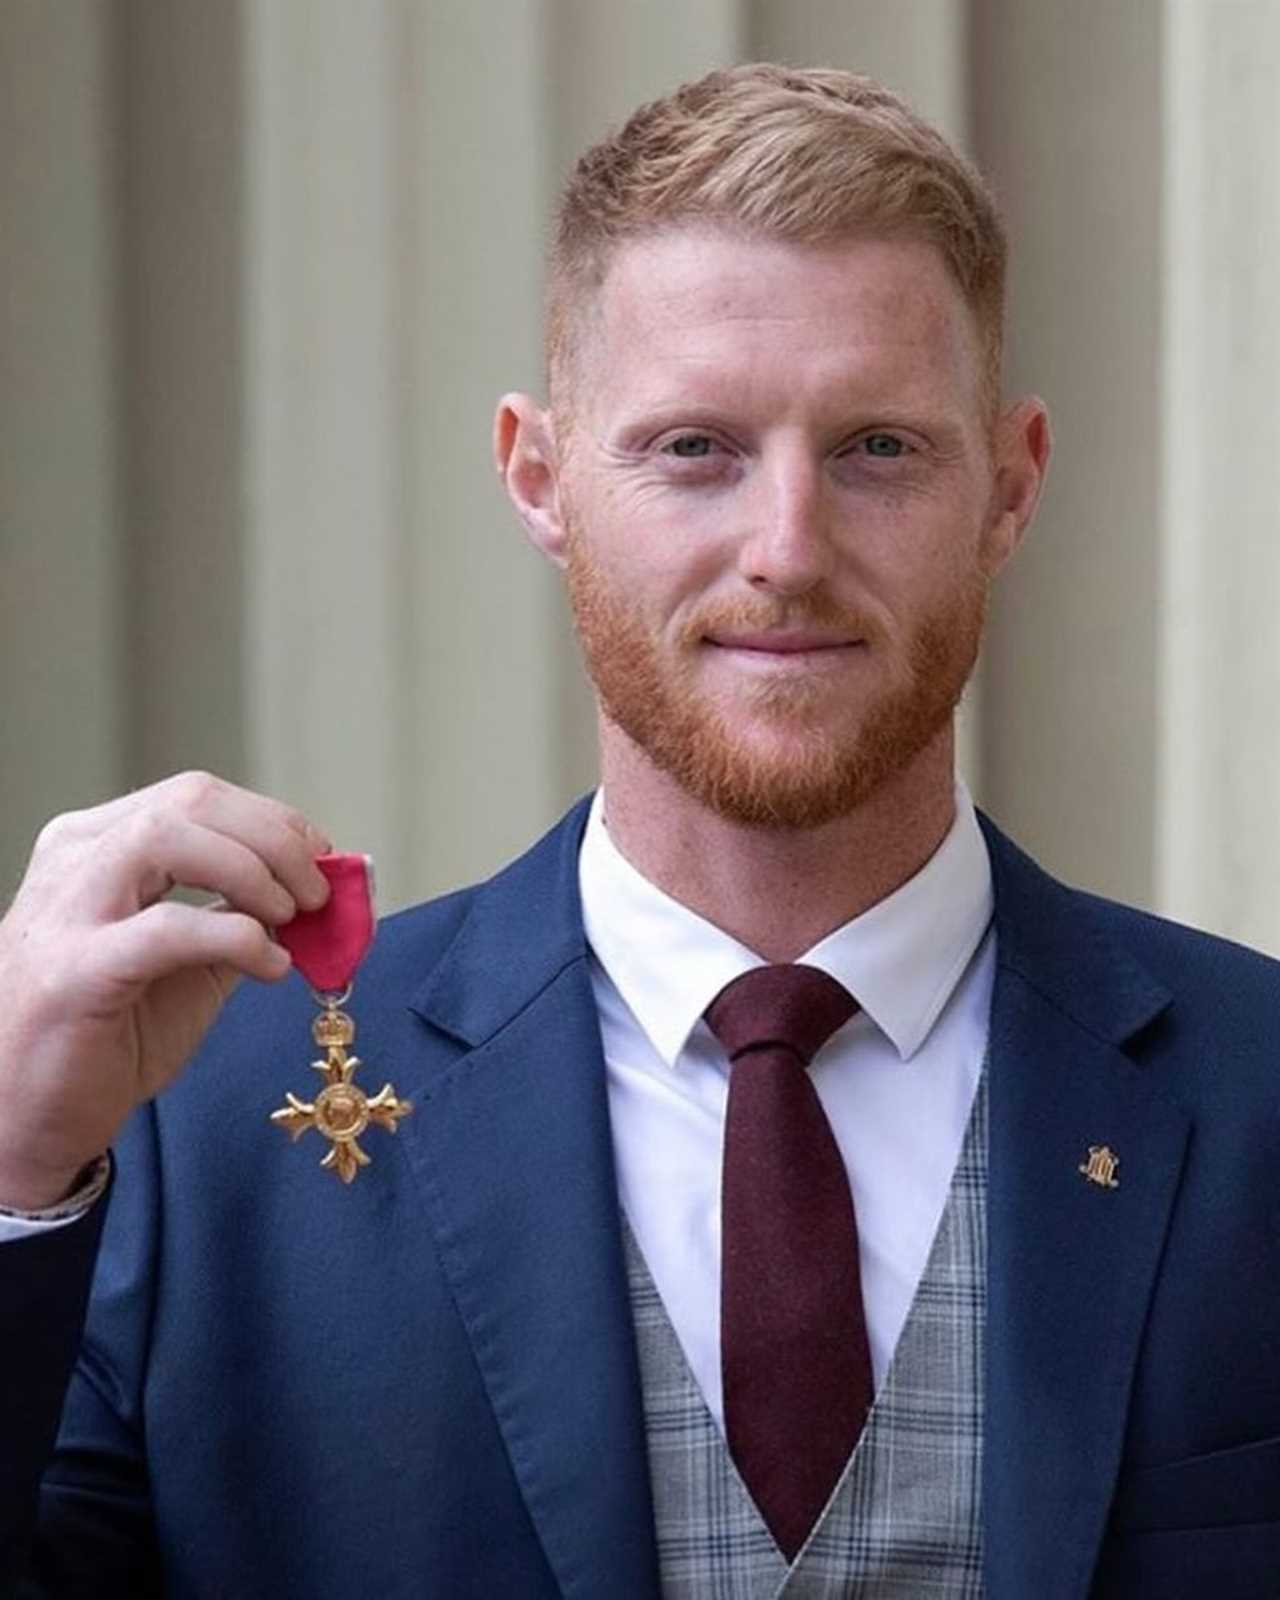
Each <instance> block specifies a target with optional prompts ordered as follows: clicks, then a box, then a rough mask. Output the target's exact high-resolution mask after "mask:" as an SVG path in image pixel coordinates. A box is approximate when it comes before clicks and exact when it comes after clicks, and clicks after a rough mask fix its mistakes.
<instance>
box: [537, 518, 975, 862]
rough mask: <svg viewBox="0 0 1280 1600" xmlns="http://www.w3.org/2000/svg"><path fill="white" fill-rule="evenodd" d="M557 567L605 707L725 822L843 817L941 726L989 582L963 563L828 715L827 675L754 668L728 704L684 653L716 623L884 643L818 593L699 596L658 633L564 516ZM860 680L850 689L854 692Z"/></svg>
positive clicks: (963, 672)
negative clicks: (941, 596)
mask: <svg viewBox="0 0 1280 1600" xmlns="http://www.w3.org/2000/svg"><path fill="white" fill-rule="evenodd" d="M568 531H569V540H568V546H567V564H566V573H567V579H568V588H569V599H570V604H571V606H572V609H573V616H574V622H575V624H576V627H577V631H578V636H579V639H580V640H581V643H582V649H583V654H584V656H585V658H586V664H587V670H588V672H589V674H590V676H591V680H592V682H593V684H594V685H595V689H596V694H597V696H598V698H599V701H600V706H601V709H602V711H603V713H604V715H605V717H606V718H607V719H608V720H609V721H610V722H612V723H614V724H616V725H617V727H618V728H620V729H621V730H622V732H623V733H624V734H626V735H627V737H628V738H629V739H630V740H631V741H632V742H633V743H634V744H635V745H637V746H638V747H639V748H640V749H641V750H642V751H643V752H644V753H645V755H646V756H647V757H648V758H649V760H650V761H652V762H653V764H654V765H655V766H656V767H658V768H659V769H660V770H661V771H663V772H665V773H667V774H668V775H669V776H670V777H672V778H673V779H674V780H675V781H676V782H677V783H678V784H680V786H681V787H682V788H683V789H685V790H686V791H687V793H689V794H690V795H692V796H693V798H694V799H696V800H698V801H700V802H701V803H702V804H703V805H705V806H707V807H709V808H710V809H711V810H712V811H714V812H716V813H717V814H718V815H719V816H722V817H724V818H725V819H727V820H728V821H730V822H734V823H738V824H741V825H744V826H747V827H756V828H768V829H774V830H782V829H800V828H817V827H820V826H822V825H823V824H825V823H828V822H833V821H835V820H836V819H837V818H839V817H843V816H847V815H849V814H850V813H851V812H853V811H854V810H856V809H857V808H858V807H859V806H860V805H862V804H863V803H864V802H865V801H866V800H867V799H868V798H869V797H870V796H871V795H872V794H874V793H875V791H876V790H877V789H878V788H880V787H881V785H882V784H884V783H885V782H886V781H887V780H888V779H890V778H892V777H894V776H895V775H896V774H897V773H899V772H901V771H902V770H903V769H904V768H905V767H906V766H907V765H908V763H910V762H911V761H912V760H913V759H914V758H915V757H916V756H917V755H919V754H920V752H921V751H922V750H924V749H925V748H926V746H928V745H929V744H930V743H931V742H932V741H933V740H934V739H935V738H936V737H937V736H938V734H940V733H941V732H942V730H943V729H944V728H945V727H946V726H947V725H948V724H949V722H950V720H951V718H952V716H953V715H954V712H955V708H956V706H957V705H958V703H959V701H960V697H961V695H962V694H963V692H964V687H965V684H966V683H967V682H968V680H969V677H970V675H971V673H972V671H973V667H974V663H975V661H976V659H977V654H978V646H979V644H980V642H981V637H982V627H983V622H984V620H985V616H986V605H987V593H988V588H989V582H988V579H987V577H986V576H985V574H983V573H981V572H979V571H977V570H976V569H975V570H972V571H971V572H970V573H969V574H968V575H967V578H966V579H965V580H964V581H962V582H961V583H960V584H959V585H957V587H956V588H955V589H954V590H953V591H952V593H951V594H950V595H949V596H948V597H947V599H946V601H945V602H943V603H941V604H939V605H938V606H937V607H936V608H935V609H934V610H933V611H931V612H929V613H928V614H926V615H924V616H921V617H920V618H919V619H918V621H917V622H916V624H915V626H914V628H913V629H912V632H911V634H910V637H909V638H908V639H907V640H906V642H905V648H902V647H899V650H898V654H899V656H900V663H901V665H900V671H899V674H898V677H897V681H895V682H892V683H890V684H889V685H883V686H881V687H879V688H878V689H877V690H876V691H875V698H874V699H871V700H868V701H867V702H866V703H864V704H863V705H862V706H861V707H855V706H853V705H852V704H850V705H849V706H848V711H849V715H847V716H845V717H840V716H838V715H833V714H832V705H831V700H832V696H833V694H834V693H835V691H834V690H833V688H832V685H831V684H830V683H829V682H827V681H826V679H825V675H822V674H815V675H813V676H811V677H801V676H799V675H795V676H792V675H788V676H786V677H777V678H765V677H761V678H759V679H753V680H752V681H750V682H743V683H742V684H741V685H739V686H738V689H737V691H736V693H735V696H734V700H735V703H734V704H733V705H727V704H717V701H716V699H715V698H714V697H713V696H712V695H710V694H709V693H707V692H706V691H705V690H704V689H702V688H701V687H700V686H699V685H698V684H697V682H696V676H695V673H694V670H693V665H692V663H693V660H694V657H695V655H696V653H697V652H698V651H699V650H701V649H706V648H713V647H710V646H706V645H705V644H704V643H703V642H702V641H703V640H704V639H705V638H706V636H707V635H708V634H709V633H712V632H715V631H717V630H726V629H728V630H741V631H746V630H754V629H766V628H776V627H779V626H782V625H783V624H786V625H790V626H792V627H795V628H803V627H805V626H809V625H812V626H817V627H824V628H829V629H831V630H832V631H834V632H837V633H840V634H843V635H845V636H850V635H852V636H857V637H861V638H865V639H866V640H867V645H866V646H864V647H863V648H869V649H871V650H873V651H883V650H884V649H886V648H887V646H886V642H885V640H884V638H883V636H882V633H881V631H880V630H877V629H874V628H871V627H869V626H868V619H866V618H864V617H861V616H856V615H852V614H850V613H849V612H847V611H846V610H844V609H842V608H841V607H840V606H838V605H837V604H836V603H835V602H834V601H833V600H832V599H830V598H829V597H828V596H827V595H826V594H824V593H820V592H817V591H815V592H814V593H813V594H811V595H808V596H805V597H804V598H803V599H801V600H789V601H788V600H773V601H770V600H769V599H766V598H765V597H763V596H760V597H753V598H752V599H749V600H745V601H743V602H742V603H740V604H737V605H732V606H726V605H724V604H721V605H718V606H707V607H704V608H703V609H701V610H700V611H698V612H697V613H696V614H695V615H693V616H691V617H690V619H689V621H688V622H687V623H686V624H685V625H684V626H683V627H682V629H681V630H680V633H679V635H678V636H677V639H676V643H675V644H674V645H673V646H672V645H664V644H663V642H662V641H661V640H660V639H659V638H658V637H657V636H656V635H655V634H654V633H653V632H652V631H650V629H649V628H648V627H647V626H646V623H645V619H644V617H643V616H642V615H641V614H640V612H639V611H638V610H637V609H636V608H635V606H634V605H632V604H629V603H628V600H627V597H626V596H625V595H624V594H622V593H621V592H619V589H618V588H617V586H616V585H613V584H611V582H610V580H609V577H608V574H607V573H606V572H605V571H604V570H603V568H602V567H601V565H600V563H599V562H598V561H597V560H596V558H595V556H594V554H593V553H592V552H591V550H590V549H589V548H588V545H587V542H586V540H585V539H584V537H583V536H582V532H581V529H580V527H578V526H577V525H576V523H575V521H574V520H573V519H572V518H570V519H569V529H568ZM854 692H857V691H854Z"/></svg>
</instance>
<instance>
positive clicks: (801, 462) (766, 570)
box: [738, 446, 834, 595]
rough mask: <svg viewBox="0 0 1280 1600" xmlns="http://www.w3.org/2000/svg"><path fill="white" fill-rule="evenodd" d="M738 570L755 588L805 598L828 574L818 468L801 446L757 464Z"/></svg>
mask: <svg viewBox="0 0 1280 1600" xmlns="http://www.w3.org/2000/svg"><path fill="white" fill-rule="evenodd" d="M745 509H746V512H747V516H748V523H747V532H746V537H745V538H744V539H743V541H742V546H741V549H740V550H739V553H738V570H739V571H740V572H741V574H742V576H743V577H744V578H745V579H746V580H747V582H748V583H749V584H751V586H752V587H753V588H755V589H764V590H768V591H770V592H771V593H774V594H780V595H797V594H804V593H807V592H808V591H809V590H810V589H813V588H815V587H816V586H817V585H818V584H819V583H821V582H822V581H823V580H824V579H826V578H828V577H830V575H831V564H832V559H833V555H834V552H833V549H832V545H831V540H830V537H829V532H828V528H827V505H826V494H825V486H824V482H823V472H822V467H821V463H819V462H815V461H814V460H813V458H812V456H811V455H810V454H809V453H808V451H806V450H804V449H802V448H800V447H798V446H797V447H790V448H787V449H785V450H782V449H780V450H778V451H776V452H774V453H773V454H772V455H771V456H766V457H765V458H764V459H763V460H762V461H761V462H760V464H759V466H758V468H757V470H756V472H755V474H754V475H753V482H752V485H751V495H750V502H749V505H748V506H747V507H746V508H745Z"/></svg>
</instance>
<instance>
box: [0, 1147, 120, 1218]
mask: <svg viewBox="0 0 1280 1600" xmlns="http://www.w3.org/2000/svg"><path fill="white" fill-rule="evenodd" d="M100 1159H101V1158H99V1160H100ZM99 1160H95V1161H90V1162H88V1163H87V1164H85V1165H83V1166H78V1167H73V1168H70V1169H65V1168H57V1169H53V1170H34V1171H33V1170H31V1169H29V1168H25V1167H22V1166H19V1165H18V1164H16V1163H10V1162H5V1161H0V1211H8V1212H11V1213H14V1214H16V1215H20V1216H23V1215H32V1214H38V1213H40V1212H43V1211H52V1210H56V1209H57V1208H58V1207H59V1206H60V1205H62V1203H63V1202H64V1201H66V1200H69V1199H71V1197H72V1196H73V1195H75V1194H76V1193H77V1191H78V1190H80V1189H83V1188H85V1187H86V1186H87V1185H89V1184H90V1183H92V1181H93V1179H94V1177H95V1176H96V1174H97V1170H98V1165H99Z"/></svg>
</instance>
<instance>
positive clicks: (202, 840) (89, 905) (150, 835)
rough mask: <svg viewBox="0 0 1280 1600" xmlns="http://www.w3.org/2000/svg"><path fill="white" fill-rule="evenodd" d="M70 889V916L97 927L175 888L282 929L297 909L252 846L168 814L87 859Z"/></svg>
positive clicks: (145, 819) (104, 843) (151, 817)
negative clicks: (198, 893) (212, 899)
mask: <svg viewBox="0 0 1280 1600" xmlns="http://www.w3.org/2000/svg"><path fill="white" fill-rule="evenodd" d="M80 868H81V870H80V872H79V873H78V874H76V875H75V877H74V879H72V880H71V882H70V883H69V884H68V888H67V892H66V894H65V896H64V904H65V905H66V906H67V909H68V910H70V911H72V912H74V913H75V914H77V915H79V916H80V917H82V918H84V919H85V920H88V921H91V922H95V923H97V922H103V921H116V920H119V919H120V918H123V917H128V916H133V915H134V914H135V913H136V912H138V911H140V910H142V909H143V908H144V907H145V906H148V905H151V904H153V903H154V902H155V901H157V900H159V899H161V898H162V897H163V896H164V895H166V894H168V893H169V891H170V890H171V889H172V888H174V887H175V886H181V887H182V888H184V889H200V890H204V891H207V892H208V893H210V894H214V895H218V896H221V897H222V898H223V899H225V900H226V901H227V903H228V904H229V905H231V906H232V907H234V908H235V909H236V910H238V911H243V912H245V913H247V914H248V915H249V916H252V917H255V918H257V920H258V921H259V922H263V923H265V924H267V925H268V926H269V927H275V926H277V925H278V924H280V923H284V922H287V921H288V920H289V919H290V918H291V917H292V916H293V915H294V914H295V912H296V911H297V902H296V900H295V899H294V897H293V896H292V895H291V894H290V893H289V891H288V890H287V889H286V888H285V887H284V885H283V884H282V883H280V882H279V880H278V879H277V878H276V877H275V876H274V874H273V873H272V871H271V869H270V867H269V866H268V865H267V863H266V862H265V861H263V860H262V858H261V857H260V856H259V855H257V854H255V852H254V851H253V850H251V849H250V848H249V847H248V846H247V845H244V844H241V843H240V842H239V841H238V840H236V839H232V838H230V837H228V835H226V834H224V833H218V832H217V831H216V830H214V829H212V828H205V827H202V826H200V825H199V824H197V823H194V822H191V821H189V820H188V819H187V818H186V817H183V816H179V815H177V814H175V813H173V812H169V811H146V812H139V813H138V814H137V815H136V816H135V817H133V818H132V819H131V821H130V822H128V823H127V824H125V825H124V826H123V827H121V828H119V829H117V830H116V831H115V833H114V834H112V835H110V836H109V837H108V838H105V839H101V840H96V841H94V842H93V843H92V844H90V845H89V846H88V847H87V849H85V850H84V852H83V854H82V860H81V862H80Z"/></svg>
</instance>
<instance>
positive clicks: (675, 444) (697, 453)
mask: <svg viewBox="0 0 1280 1600" xmlns="http://www.w3.org/2000/svg"><path fill="white" fill-rule="evenodd" d="M664 448H665V450H666V451H667V453H668V454H669V455H673V456H676V457H678V459H679V460H681V461H700V460H702V459H703V457H705V456H709V455H710V454H711V452H712V450H713V448H714V441H712V440H711V439H709V438H708V437H707V435H706V434H705V433H682V434H681V435H680V437H679V438H678V439H672V440H671V442H670V444H668V445H665V446H664Z"/></svg>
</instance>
